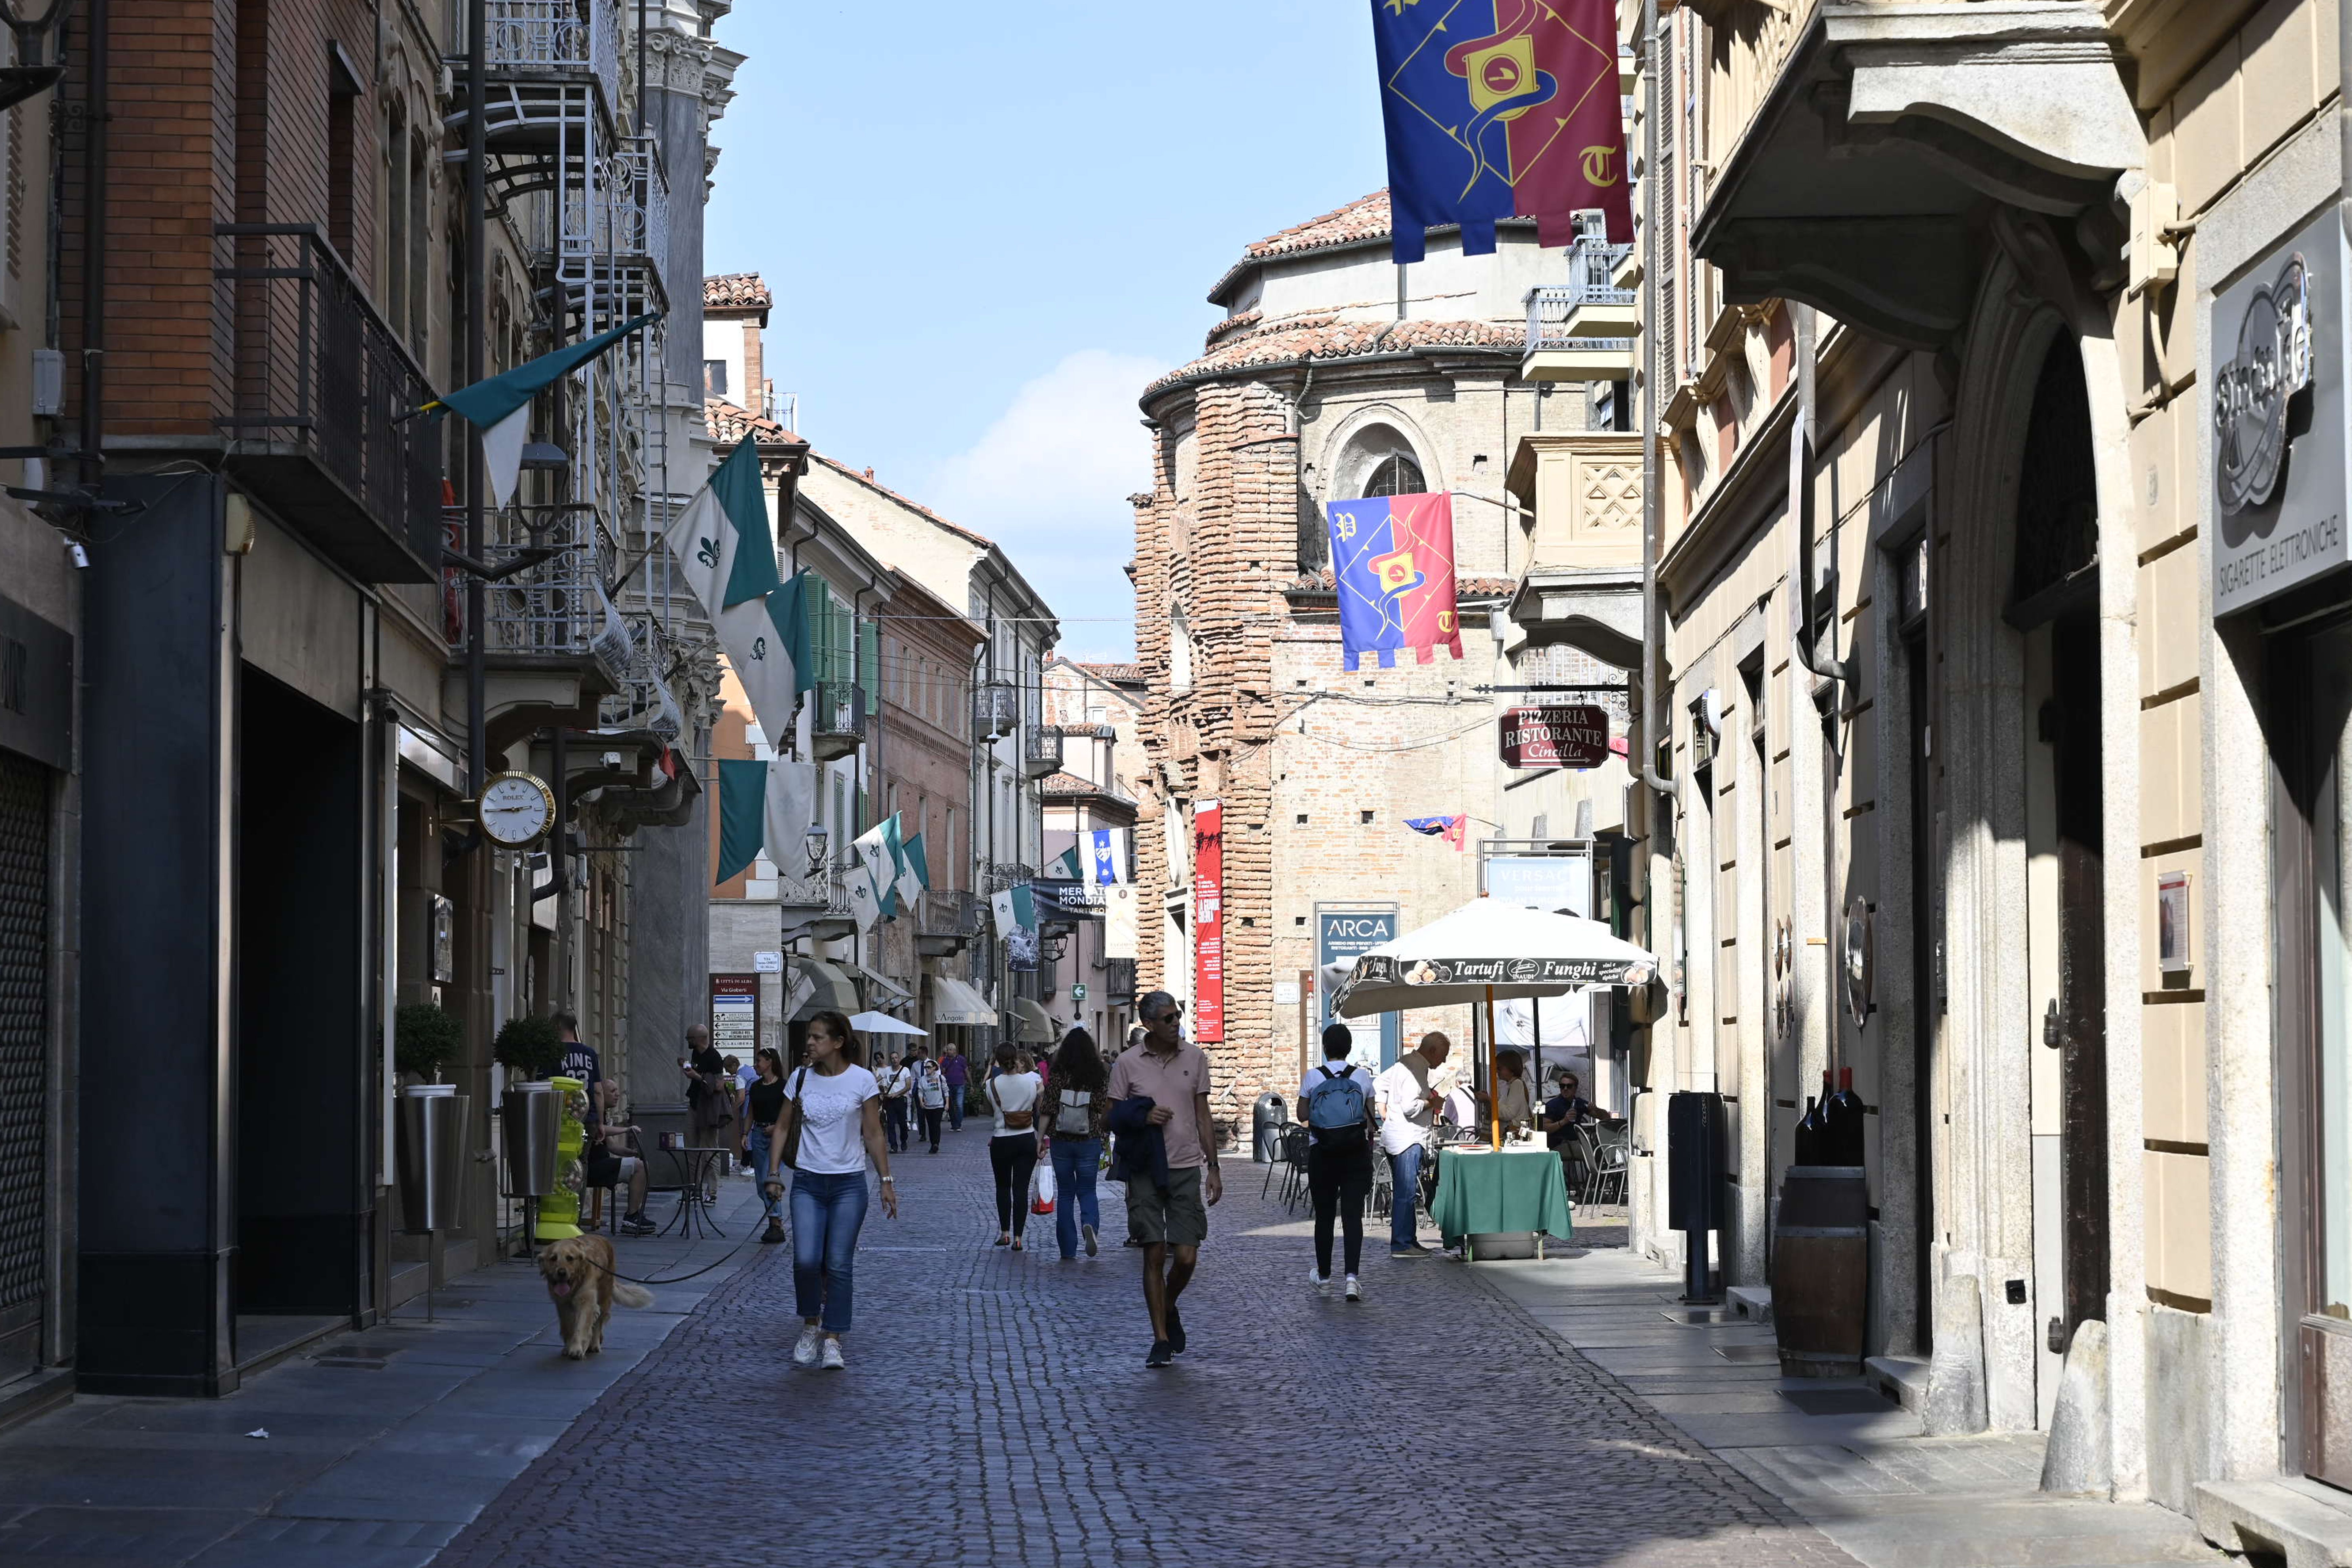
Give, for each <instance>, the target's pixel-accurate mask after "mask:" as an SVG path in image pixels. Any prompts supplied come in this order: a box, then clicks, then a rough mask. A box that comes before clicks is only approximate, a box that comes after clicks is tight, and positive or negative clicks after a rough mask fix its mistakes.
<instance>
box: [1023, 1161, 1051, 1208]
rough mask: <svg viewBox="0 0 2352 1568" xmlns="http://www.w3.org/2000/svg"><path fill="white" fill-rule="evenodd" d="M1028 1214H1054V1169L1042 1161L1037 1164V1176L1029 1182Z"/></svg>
mask: <svg viewBox="0 0 2352 1568" xmlns="http://www.w3.org/2000/svg"><path fill="white" fill-rule="evenodd" d="M1029 1212H1030V1213H1032V1214H1051V1213H1053V1212H1054V1167H1053V1166H1049V1165H1047V1164H1046V1163H1045V1161H1043V1160H1039V1161H1038V1162H1037V1174H1036V1175H1035V1176H1033V1177H1031V1178H1030V1181H1029Z"/></svg>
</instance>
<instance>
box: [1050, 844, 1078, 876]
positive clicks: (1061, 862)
mask: <svg viewBox="0 0 2352 1568" xmlns="http://www.w3.org/2000/svg"><path fill="white" fill-rule="evenodd" d="M1045 874H1046V875H1047V876H1058V877H1066V878H1068V879H1069V880H1070V881H1072V882H1077V881H1079V880H1081V878H1082V875H1083V873H1081V872H1080V871H1079V869H1078V846H1077V845H1076V844H1072V845H1071V846H1070V847H1069V848H1068V849H1066V850H1064V851H1063V852H1061V854H1060V855H1059V856H1058V857H1057V858H1056V859H1055V862H1054V863H1053V864H1052V865H1050V866H1048V867H1046V868H1045Z"/></svg>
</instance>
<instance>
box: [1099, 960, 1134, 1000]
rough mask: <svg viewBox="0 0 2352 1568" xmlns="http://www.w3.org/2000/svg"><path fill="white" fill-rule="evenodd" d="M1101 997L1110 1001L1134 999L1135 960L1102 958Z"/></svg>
mask: <svg viewBox="0 0 2352 1568" xmlns="http://www.w3.org/2000/svg"><path fill="white" fill-rule="evenodd" d="M1103 999H1104V1000H1106V1001H1112V1002H1131V1001H1133V1000H1135V960H1134V959H1132V958H1105V959H1104V960H1103Z"/></svg>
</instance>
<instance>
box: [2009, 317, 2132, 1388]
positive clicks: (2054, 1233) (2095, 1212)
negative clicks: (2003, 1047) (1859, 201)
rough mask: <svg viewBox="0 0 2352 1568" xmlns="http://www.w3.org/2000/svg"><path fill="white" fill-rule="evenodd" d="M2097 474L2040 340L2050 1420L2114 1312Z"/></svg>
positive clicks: (2041, 1289)
mask: <svg viewBox="0 0 2352 1568" xmlns="http://www.w3.org/2000/svg"><path fill="white" fill-rule="evenodd" d="M2098 517H2099V506H2098V483H2097V474H2096V470H2095V456H2094V449H2093V438H2092V428H2091V410H2090V401H2089V397H2088V393H2087V389H2086V387H2085V384H2084V376H2083V355H2082V349H2081V345H2080V344H2079V343H2078V342H2077V341H2076V340H2075V339H2074V336H2073V334H2071V333H2069V332H2065V331H2063V330H2062V331H2060V332H2058V333H2057V334H2056V335H2055V336H2054V337H2053V339H2052V340H2051V342H2050V345H2049V347H2048V349H2047V350H2045V352H2044V354H2043V357H2042V369H2041V372H2040V374H2039V376H2038V377H2037V379H2036V381H2035V383H2034V389H2033V401H2032V413H2031V415H2030V416H2029V420H2028V423H2027V426H2026V432H2025V444H2024V451H2023V454H2022V456H2021V461H2020V463H2019V469H2018V486H2017V503H2016V515H2015V522H2014V528H2015V533H2014V536H2013V544H2014V548H2013V553H2012V558H2011V587H2010V601H2009V606H2008V609H2007V610H2006V611H2005V612H2004V618H2005V619H2006V620H2007V621H2008V622H2009V623H2010V624H2011V626H2013V627H2015V628H2016V629H2017V631H2018V632H2020V633H2021V635H2022V638H2023V641H2024V663H2025V671H2024V674H2025V683H2024V699H2025V700H2024V702H2023V704H2022V708H2023V714H2022V717H2023V721H2024V729H2025V734H2024V751H2025V770H2024V784H2025V842H2026V856H2027V862H2026V914H2027V968H2028V976H2027V994H2028V996H2029V998H2030V1001H2031V1009H2032V1015H2031V1022H2030V1027H2029V1029H2028V1030H2027V1032H2026V1039H2027V1040H2028V1042H2029V1043H2028V1045H2027V1047H2026V1049H2027V1050H2028V1051H2030V1052H2031V1053H2032V1058H2033V1063H2032V1068H2031V1069H2030V1071H2029V1075H2028V1076H2029V1080H2030V1084H2031V1093H2032V1162H2033V1194H2034V1204H2033V1214H2034V1218H2033V1241H2034V1275H2035V1287H2036V1288H2035V1291H2034V1294H2035V1299H2036V1301H2038V1302H2039V1303H2040V1309H2041V1310H2040V1313H2039V1317H2040V1322H2039V1323H2038V1325H2037V1327H2038V1329H2039V1331H2040V1332H2039V1333H2037V1335H2036V1338H2037V1340H2038V1342H2039V1345H2038V1355H2037V1361H2038V1364H2039V1371H2040V1375H2038V1376H2037V1377H2036V1379H2035V1383H2036V1385H2037V1387H2036V1393H2037V1400H2036V1404H2037V1406H2038V1409H2039V1413H2040V1415H2041V1416H2042V1420H2043V1421H2044V1422H2046V1421H2047V1420H2048V1418H2049V1416H2050V1412H2051V1410H2052V1407H2053V1404H2054V1402H2055V1397H2056V1389H2057V1380H2058V1373H2059V1371H2060V1370H2061V1367H2062V1364H2063V1356H2064V1354H2065V1351H2066V1347H2067V1345H2068V1344H2069V1343H2071V1342H2072V1340H2073V1338H2074V1331H2075V1330H2076V1329H2077V1328H2078V1327H2080V1326H2081V1325H2082V1324H2083V1323H2084V1322H2087V1321H2090V1320H2093V1319H2104V1318H2105V1316H2106V1300H2107V1260H2108V1210H2107V1162H2108V1150H2107V1044H2106V1040H2107V1026H2106V1002H2105V991H2106V963H2105V953H2106V895H2105V853H2104V850H2103V847H2102V845H2103V832H2104V826H2105V811H2104V804H2103V801H2104V793H2105V777H2104V767H2103V764H2104V760H2105V759H2104V757H2103V753H2102V744H2101V720H2102V713H2101V698H2100V670H2099V637H2098V615H2097V611H2098V583H2097V579H2098V532H2099V530H2098Z"/></svg>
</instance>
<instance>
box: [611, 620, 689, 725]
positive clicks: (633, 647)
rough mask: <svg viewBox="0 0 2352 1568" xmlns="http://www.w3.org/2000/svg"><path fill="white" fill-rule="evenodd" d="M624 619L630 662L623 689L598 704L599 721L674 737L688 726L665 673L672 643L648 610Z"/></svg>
mask: <svg viewBox="0 0 2352 1568" xmlns="http://www.w3.org/2000/svg"><path fill="white" fill-rule="evenodd" d="M623 623H624V624H625V626H626V627H627V629H628V634H629V643H630V658H629V666H628V669H627V671H626V672H625V675H624V677H623V679H622V681H621V685H620V689H619V690H618V691H616V692H614V694H613V695H610V696H608V697H606V698H605V699H604V702H603V703H602V704H601V705H600V706H599V707H598V710H597V722H598V723H599V724H600V725H602V726H604V727H605V728H607V729H649V730H651V731H653V732H654V733H655V734H656V735H658V736H660V737H662V738H663V739H665V740H669V741H675V740H676V739H677V737H678V736H679V735H680V734H681V733H683V732H684V730H685V728H686V716H685V715H684V714H683V713H682V712H680V711H679V708H678V706H677V697H676V696H674V695H671V692H670V689H669V682H668V680H667V677H666V674H665V672H666V671H667V668H668V666H669V645H668V642H667V639H666V638H664V637H663V636H662V632H661V622H659V621H658V620H656V618H655V617H654V616H652V615H649V614H632V615H628V616H625V617H624V622H623Z"/></svg>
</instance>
